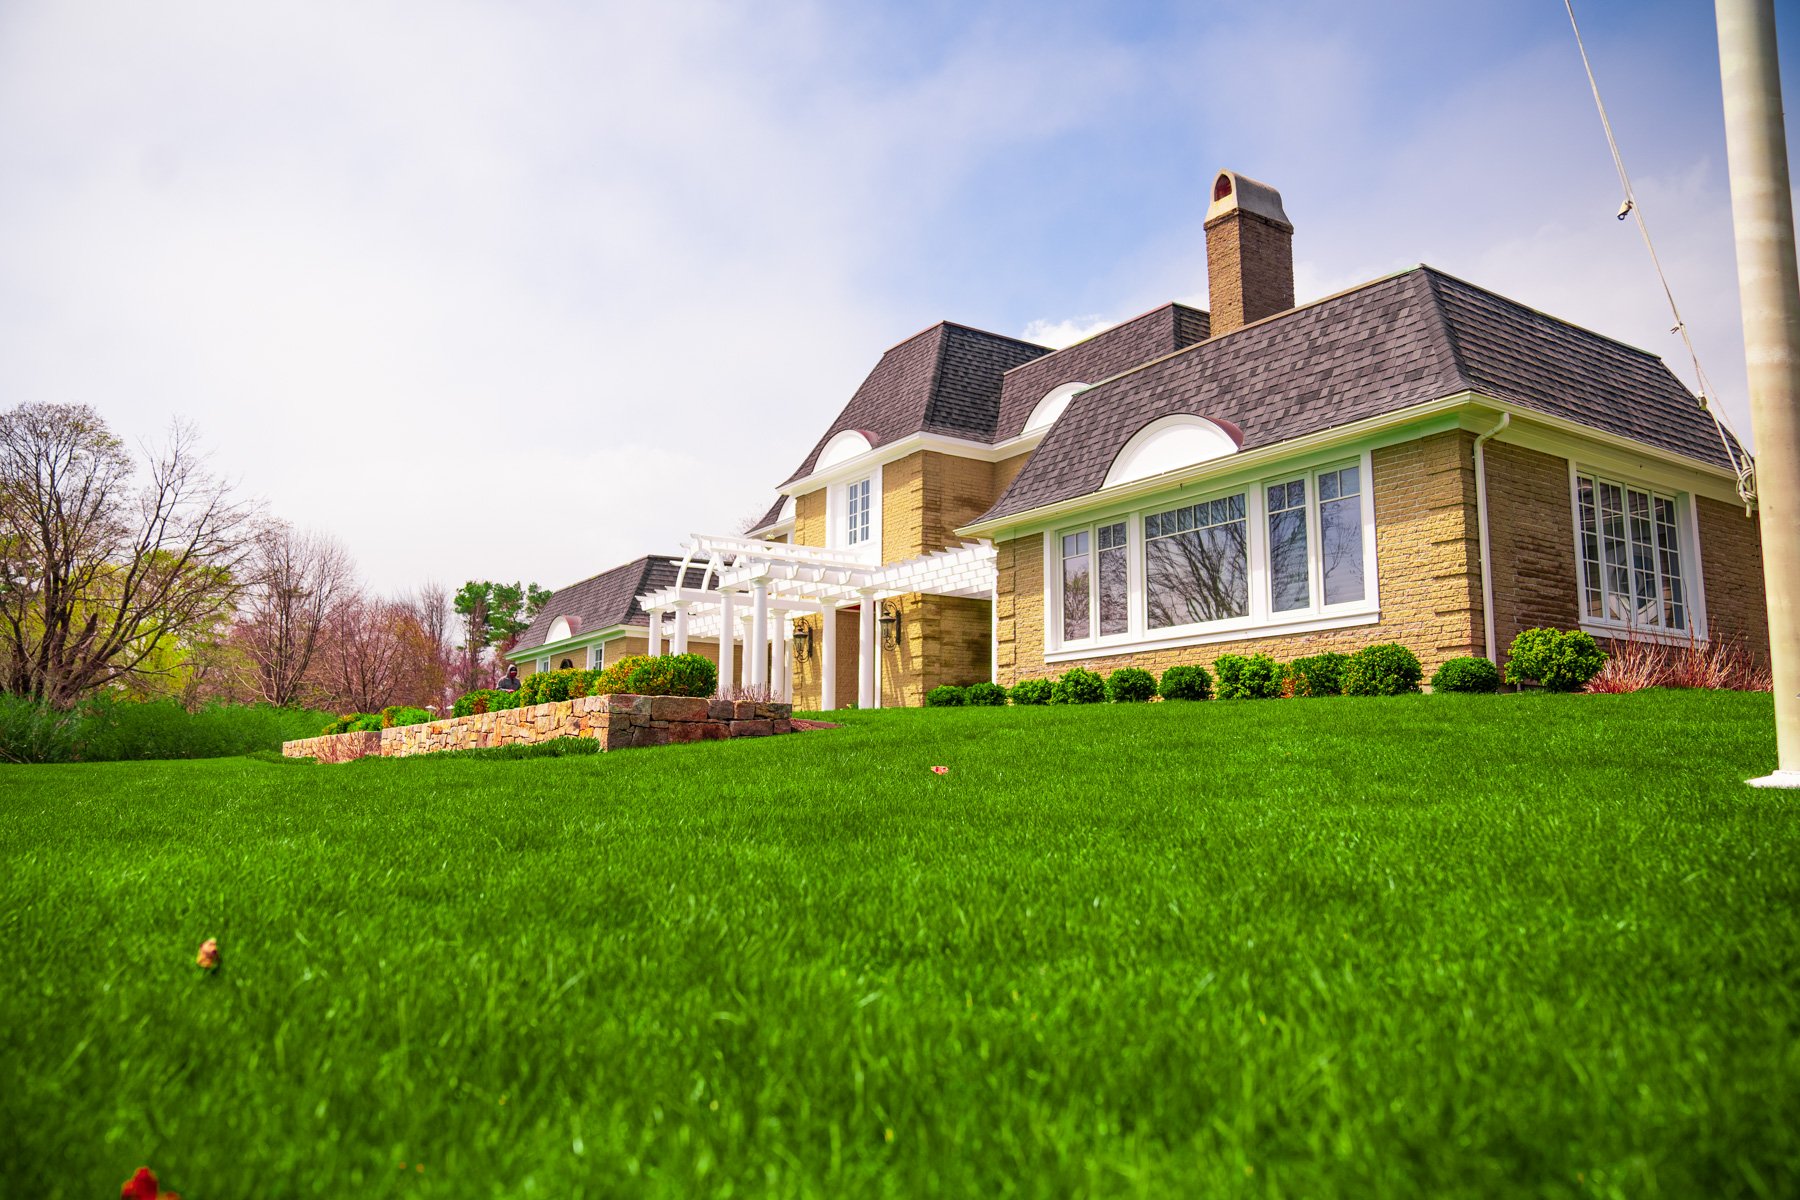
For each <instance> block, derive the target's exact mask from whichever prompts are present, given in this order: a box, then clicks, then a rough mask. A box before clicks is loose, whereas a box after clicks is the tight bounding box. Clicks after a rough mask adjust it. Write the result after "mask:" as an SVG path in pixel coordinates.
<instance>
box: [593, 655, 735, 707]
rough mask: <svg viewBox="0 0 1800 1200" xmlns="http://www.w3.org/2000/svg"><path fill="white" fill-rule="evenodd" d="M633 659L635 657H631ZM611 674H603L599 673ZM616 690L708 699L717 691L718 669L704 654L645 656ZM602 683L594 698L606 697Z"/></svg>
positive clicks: (642, 694) (639, 693) (649, 694)
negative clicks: (623, 683)
mask: <svg viewBox="0 0 1800 1200" xmlns="http://www.w3.org/2000/svg"><path fill="white" fill-rule="evenodd" d="M634 657H636V656H634ZM623 661H625V662H630V661H631V659H625V660H623ZM607 673H610V670H609V671H608V672H603V673H602V674H607ZM624 681H625V686H624V687H621V688H619V689H618V691H621V692H626V693H629V694H631V695H636V696H702V697H704V696H710V695H712V694H713V693H714V692H716V691H718V689H719V668H718V667H717V666H715V665H713V662H712V660H711V659H709V658H707V657H706V656H705V655H704V654H664V655H662V656H660V657H658V658H648V657H644V658H641V659H640V660H639V663H638V665H636V666H634V667H633V668H632V669H631V671H630V672H629V673H627V674H626V675H625V676H624ZM603 683H604V681H603V680H597V681H596V682H595V690H594V694H595V695H603V694H606V693H605V691H604V690H603Z"/></svg>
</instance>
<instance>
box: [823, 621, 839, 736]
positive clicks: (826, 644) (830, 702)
mask: <svg viewBox="0 0 1800 1200" xmlns="http://www.w3.org/2000/svg"><path fill="white" fill-rule="evenodd" d="M819 707H820V709H822V710H823V711H825V712H830V711H831V710H832V709H834V708H836V707H837V609H835V608H830V607H827V608H826V609H825V619H824V621H823V622H822V624H821V625H820V628H819Z"/></svg>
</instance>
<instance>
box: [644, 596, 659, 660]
mask: <svg viewBox="0 0 1800 1200" xmlns="http://www.w3.org/2000/svg"><path fill="white" fill-rule="evenodd" d="M644 653H646V654H648V655H649V656H650V657H651V658H655V657H656V656H657V655H659V654H661V653H662V609H660V608H653V609H651V610H650V648H649V649H648V650H646V651H645V652H644Z"/></svg>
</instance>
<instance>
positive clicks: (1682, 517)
mask: <svg viewBox="0 0 1800 1200" xmlns="http://www.w3.org/2000/svg"><path fill="white" fill-rule="evenodd" d="M1584 476H1585V477H1586V478H1588V479H1591V480H1593V481H1594V484H1595V497H1594V503H1595V510H1596V524H1597V523H1598V506H1599V490H1598V489H1599V485H1600V484H1602V483H1607V484H1611V485H1613V486H1614V487H1617V488H1619V489H1621V491H1622V492H1623V493H1624V494H1625V521H1626V530H1625V570H1626V573H1627V575H1628V576H1629V575H1630V574H1632V572H1633V570H1634V568H1633V567H1632V565H1631V527H1630V522H1631V497H1630V493H1631V492H1642V493H1644V494H1645V495H1646V496H1648V497H1650V500H1651V503H1652V505H1654V504H1655V502H1656V501H1657V500H1658V499H1662V500H1669V501H1673V502H1674V505H1675V533H1676V537H1677V539H1678V545H1677V547H1676V548H1677V549H1678V550H1679V551H1680V553H1681V586H1682V590H1683V591H1684V592H1685V593H1686V596H1685V598H1684V607H1685V609H1686V614H1685V615H1686V617H1687V624H1686V626H1684V627H1682V628H1679V629H1672V628H1670V627H1668V626H1666V625H1662V624H1656V625H1640V624H1638V623H1636V622H1635V621H1633V620H1631V619H1629V618H1627V619H1626V620H1623V621H1617V620H1612V619H1609V618H1607V617H1606V616H1604V615H1602V616H1599V617H1592V616H1589V615H1588V610H1587V580H1586V570H1587V547H1586V545H1585V544H1584V542H1583V531H1582V528H1581V480H1582V478H1583V477H1584ZM1569 527H1570V529H1571V530H1572V532H1573V534H1574V539H1575V540H1574V545H1575V578H1574V579H1573V580H1572V582H1573V584H1574V587H1575V611H1576V612H1577V613H1579V614H1580V615H1581V628H1582V629H1583V630H1584V631H1586V632H1588V633H1591V634H1595V635H1597V636H1600V637H1618V636H1620V635H1621V634H1623V635H1627V636H1630V637H1634V638H1638V639H1642V640H1649V641H1662V642H1675V643H1682V644H1685V643H1687V642H1688V641H1689V640H1693V641H1699V642H1704V641H1706V640H1707V622H1706V587H1705V585H1704V582H1703V581H1702V579H1701V567H1700V520H1699V514H1698V512H1697V511H1696V509H1695V506H1694V495H1693V493H1692V492H1683V491H1678V490H1676V489H1674V488H1670V487H1662V486H1658V485H1656V484H1653V483H1649V482H1647V481H1644V480H1641V479H1637V478H1635V477H1633V476H1631V475H1629V474H1624V473H1621V472H1618V471H1612V470H1608V469H1606V468H1603V467H1590V466H1587V465H1585V464H1583V463H1580V462H1577V461H1575V460H1573V459H1571V460H1570V461H1569ZM1655 529H1656V521H1655V515H1654V509H1652V516H1651V530H1652V532H1655ZM1658 545H1659V546H1660V540H1659V542H1658ZM1656 575H1657V589H1658V592H1659V594H1660V592H1661V588H1662V562H1661V555H1660V554H1659V555H1658V561H1657V572H1656ZM1600 587H1601V593H1600V607H1601V609H1602V612H1604V610H1605V608H1606V594H1607V589H1606V550H1605V547H1604V545H1602V547H1601V549H1600ZM1628 607H1629V606H1628ZM1658 614H1659V616H1660V614H1661V606H1660V605H1659V606H1658Z"/></svg>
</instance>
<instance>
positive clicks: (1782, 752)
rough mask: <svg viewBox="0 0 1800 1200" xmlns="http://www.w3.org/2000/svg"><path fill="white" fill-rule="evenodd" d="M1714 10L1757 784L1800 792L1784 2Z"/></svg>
mask: <svg viewBox="0 0 1800 1200" xmlns="http://www.w3.org/2000/svg"><path fill="white" fill-rule="evenodd" d="M1714 11H1715V13H1716V15H1717V18H1718V23H1719V76H1720V82H1721V85H1722V86H1723V89H1724V93H1725V150H1726V155H1727V159H1728V162H1729V164H1730V172H1731V217H1732V224H1733V226H1734V227H1735V228H1736V231H1737V265H1738V295H1739V298H1740V300H1741V302H1742V305H1743V310H1744V361H1745V364H1746V365H1747V366H1748V368H1749V384H1750V427H1751V429H1752V430H1753V431H1754V434H1755V437H1756V504H1757V511H1758V519H1759V520H1760V521H1761V523H1762V558H1763V582H1764V585H1765V588H1766V590H1767V592H1768V605H1769V653H1770V657H1771V658H1772V660H1773V666H1774V675H1775V766H1776V769H1775V772H1774V773H1773V774H1771V775H1765V776H1763V777H1762V778H1760V779H1753V780H1751V781H1750V782H1751V783H1752V784H1754V785H1756V786H1757V787H1792V788H1800V268H1797V267H1796V264H1795V260H1794V210H1793V190H1792V188H1791V186H1790V184H1789V180H1788V162H1787V135H1786V132H1785V130H1784V129H1783V123H1782V117H1781V67H1780V63H1779V60H1778V59H1777V58H1776V54H1775V4H1774V0H1715V5H1714Z"/></svg>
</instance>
